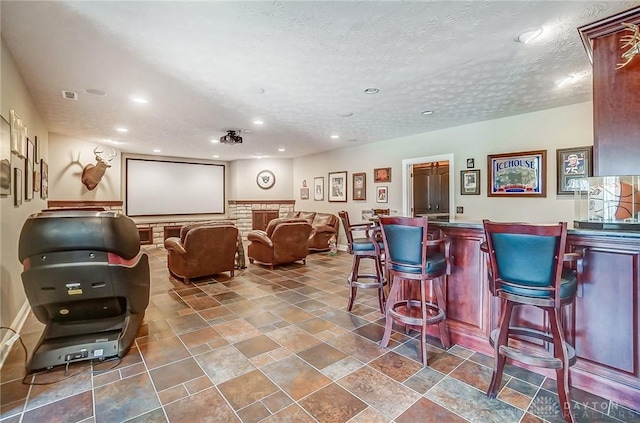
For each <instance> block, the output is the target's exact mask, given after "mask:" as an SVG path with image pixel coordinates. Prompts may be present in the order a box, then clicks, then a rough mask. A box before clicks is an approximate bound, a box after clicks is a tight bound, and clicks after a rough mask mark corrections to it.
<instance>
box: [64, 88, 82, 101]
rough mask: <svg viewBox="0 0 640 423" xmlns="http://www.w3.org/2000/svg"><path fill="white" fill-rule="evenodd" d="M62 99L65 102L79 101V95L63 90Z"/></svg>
mask: <svg viewBox="0 0 640 423" xmlns="http://www.w3.org/2000/svg"><path fill="white" fill-rule="evenodd" d="M62 98H64V99H65V100H78V93H76V92H73V91H66V90H62Z"/></svg>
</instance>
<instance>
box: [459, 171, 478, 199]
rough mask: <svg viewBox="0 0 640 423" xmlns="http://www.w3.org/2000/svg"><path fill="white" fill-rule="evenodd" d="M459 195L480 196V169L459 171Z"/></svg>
mask: <svg viewBox="0 0 640 423" xmlns="http://www.w3.org/2000/svg"><path fill="white" fill-rule="evenodd" d="M460 195H480V169H475V170H461V171H460Z"/></svg>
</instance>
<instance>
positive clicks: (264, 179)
mask: <svg viewBox="0 0 640 423" xmlns="http://www.w3.org/2000/svg"><path fill="white" fill-rule="evenodd" d="M256 182H257V183H258V186H259V187H260V188H262V189H269V188H271V187H272V186H273V184H275V183H276V177H275V175H274V174H273V172H271V171H270V170H262V171H260V172H258V177H257V178H256Z"/></svg>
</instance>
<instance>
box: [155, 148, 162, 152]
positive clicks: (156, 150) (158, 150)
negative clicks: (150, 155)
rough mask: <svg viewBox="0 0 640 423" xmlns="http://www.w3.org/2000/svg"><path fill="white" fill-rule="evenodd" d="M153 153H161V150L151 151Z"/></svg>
mask: <svg viewBox="0 0 640 423" xmlns="http://www.w3.org/2000/svg"><path fill="white" fill-rule="evenodd" d="M153 152H154V153H160V152H162V150H160V149H158V148H156V149H155V150H153Z"/></svg>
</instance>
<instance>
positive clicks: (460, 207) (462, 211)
mask: <svg viewBox="0 0 640 423" xmlns="http://www.w3.org/2000/svg"><path fill="white" fill-rule="evenodd" d="M456 213H457V214H462V213H464V207H462V206H457V207H456Z"/></svg>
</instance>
